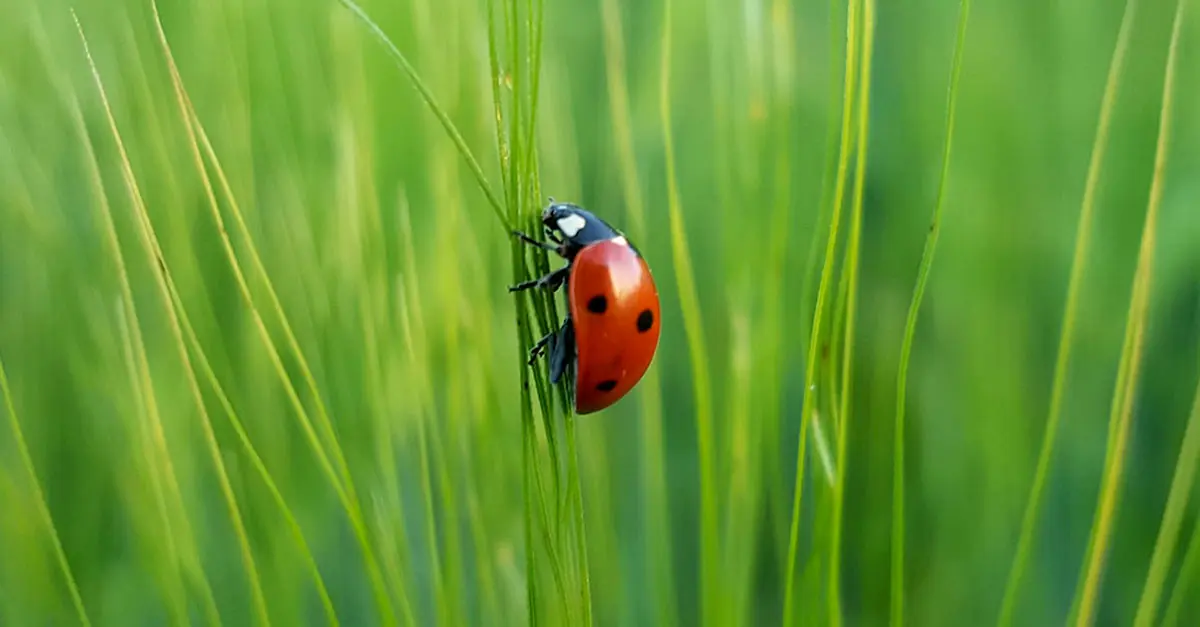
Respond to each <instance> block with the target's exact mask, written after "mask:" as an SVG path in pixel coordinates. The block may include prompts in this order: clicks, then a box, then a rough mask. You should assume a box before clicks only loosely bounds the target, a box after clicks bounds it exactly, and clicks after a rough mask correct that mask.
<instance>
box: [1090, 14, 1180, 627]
mask: <svg viewBox="0 0 1200 627" xmlns="http://www.w3.org/2000/svg"><path fill="white" fill-rule="evenodd" d="M1186 4H1187V3H1186V2H1185V0H1178V1H1177V2H1176V5H1175V17H1174V23H1173V25H1172V28H1171V40H1170V44H1169V47H1168V49H1167V60H1166V70H1165V72H1164V76H1163V87H1162V108H1161V112H1160V114H1159V122H1158V140H1157V143H1156V146H1155V152H1154V174H1153V178H1152V179H1151V182H1150V196H1149V199H1148V201H1147V204H1146V217H1145V222H1144V223H1143V225H1142V239H1141V244H1140V246H1139V248H1138V261H1137V269H1136V270H1135V273H1134V280H1133V290H1132V294H1131V295H1130V299H1129V311H1128V314H1127V318H1126V326H1125V343H1124V346H1123V347H1122V350H1121V359H1120V364H1119V366H1118V375H1117V383H1116V386H1115V390H1114V392H1113V399H1112V407H1111V414H1110V416H1109V421H1110V422H1109V425H1110V427H1109V434H1108V435H1109V437H1108V446H1107V447H1106V451H1105V459H1104V478H1103V481H1102V484H1101V488H1100V496H1099V499H1098V500H1097V503H1096V513H1095V518H1094V519H1093V521H1092V530H1091V533H1090V534H1089V539H1088V552H1087V560H1086V564H1085V566H1084V570H1083V572H1082V578H1081V580H1080V583H1079V586H1078V588H1077V589H1076V593H1075V600H1074V602H1073V603H1072V606H1073V608H1074V609H1075V612H1073V614H1074V616H1075V620H1074V622H1075V624H1076V625H1078V626H1080V627H1084V626H1086V625H1091V624H1092V623H1093V621H1094V620H1095V616H1096V605H1097V603H1098V597H1099V594H1100V586H1101V578H1102V573H1103V571H1104V564H1105V560H1106V558H1107V556H1108V544H1109V542H1110V541H1111V538H1112V533H1113V527H1114V526H1115V524H1116V521H1115V518H1116V506H1117V500H1118V498H1119V496H1120V488H1121V478H1122V475H1123V473H1124V468H1125V456H1126V453H1127V451H1128V442H1129V428H1130V421H1131V415H1132V413H1133V399H1134V397H1135V396H1136V392H1137V389H1138V381H1139V375H1140V374H1141V365H1142V347H1143V344H1144V341H1145V331H1146V317H1147V310H1148V308H1149V302H1150V287H1151V283H1152V279H1153V274H1154V254H1155V250H1156V244H1157V241H1158V239H1157V235H1158V233H1157V231H1158V212H1159V207H1160V206H1161V204H1162V195H1163V188H1164V186H1165V184H1166V175H1167V156H1168V153H1169V150H1168V146H1169V142H1170V139H1171V122H1172V117H1171V115H1172V112H1173V110H1172V104H1173V101H1174V95H1175V72H1176V64H1177V62H1178V56H1179V40H1180V33H1181V32H1182V27H1183V21H1184V20H1183V16H1184V8H1185V7H1186ZM1140 613H1141V612H1140V611H1139V614H1140ZM1143 619H1144V618H1142V617H1139V620H1143Z"/></svg>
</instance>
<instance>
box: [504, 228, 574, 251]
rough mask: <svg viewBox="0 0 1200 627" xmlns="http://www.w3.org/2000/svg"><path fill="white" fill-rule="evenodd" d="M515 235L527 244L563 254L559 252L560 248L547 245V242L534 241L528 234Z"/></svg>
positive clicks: (517, 233) (518, 232)
mask: <svg viewBox="0 0 1200 627" xmlns="http://www.w3.org/2000/svg"><path fill="white" fill-rule="evenodd" d="M513 235H516V236H517V237H518V238H520V239H521V241H523V242H525V243H526V244H531V245H533V246H537V247H538V248H543V249H545V250H548V251H550V252H552V253H557V254H562V253H561V252H560V251H559V249H558V246H553V245H551V244H547V243H546V242H539V241H537V240H536V239H533V238H532V237H530V236H529V235H528V234H526V233H524V232H522V231H513Z"/></svg>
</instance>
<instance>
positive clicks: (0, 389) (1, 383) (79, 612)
mask: <svg viewBox="0 0 1200 627" xmlns="http://www.w3.org/2000/svg"><path fill="white" fill-rule="evenodd" d="M0 393H2V394H3V396H4V409H5V413H7V414H8V426H9V428H10V429H12V434H13V438H14V439H15V440H16V443H17V453H18V454H19V455H20V456H21V465H22V466H24V467H25V472H26V474H28V475H29V485H30V487H31V488H32V489H33V496H34V502H35V503H36V504H37V513H38V516H40V517H41V519H42V524H44V525H46V533H47V535H49V536H50V542H51V544H52V545H53V546H54V559H55V561H57V562H58V568H59V570H60V571H62V576H63V580H64V581H65V582H66V584H67V592H68V593H70V595H71V605H72V606H73V607H74V608H75V615H76V617H78V618H79V622H80V624H82V625H84V626H85V627H91V624H92V621H91V620H90V619H89V618H88V613H87V609H86V608H85V607H84V604H83V595H81V594H80V593H79V585H78V584H77V583H76V582H75V575H73V574H72V573H71V564H70V563H69V562H68V561H67V553H66V551H64V550H63V545H62V540H61V539H60V538H59V536H58V529H57V527H55V525H54V517H53V516H52V515H51V514H50V508H49V506H47V505H46V495H45V494H44V493H43V492H42V485H41V482H39V481H38V476H37V468H36V467H35V466H34V464H33V456H32V455H30V454H29V445H28V444H27V443H26V442H25V432H24V431H23V430H22V429H21V419H20V418H18V417H17V407H16V404H15V403H13V397H12V389H10V387H9V384H8V374H7V372H6V371H5V369H4V359H3V358H0Z"/></svg>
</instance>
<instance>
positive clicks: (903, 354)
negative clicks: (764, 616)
mask: <svg viewBox="0 0 1200 627" xmlns="http://www.w3.org/2000/svg"><path fill="white" fill-rule="evenodd" d="M970 13H971V0H960V2H959V7H958V27H957V36H956V38H955V42H954V57H953V60H952V61H951V65H950V86H949V89H948V90H947V94H946V124H945V138H944V142H945V143H944V144H943V146H942V171H941V177H940V178H939V180H938V191H937V199H936V200H935V201H934V202H935V204H934V207H933V216H932V217H931V218H930V221H929V233H928V234H927V235H926V236H925V249H924V250H923V251H922V252H921V264H920V267H919V268H918V269H917V284H916V287H914V288H913V295H912V301H911V302H910V304H909V308H908V317H907V320H906V322H905V325H904V339H903V341H902V342H901V345H900V366H899V369H898V375H897V381H896V422H895V428H894V431H893V433H892V440H893V457H892V554H891V606H890V607H891V611H890V620H891V624H892V626H893V627H899V626H900V625H903V624H904V542H905V541H904V483H905V481H904V438H905V428H904V411H905V398H906V396H907V392H908V363H909V358H910V357H911V355H912V346H913V338H914V337H915V336H916V333H917V316H918V314H919V313H920V311H921V299H922V298H923V297H924V296H925V286H926V284H927V283H928V281H929V272H930V268H931V267H932V266H933V257H934V253H936V252H937V242H938V235H939V234H940V233H941V226H942V211H943V208H944V205H945V201H946V184H947V181H948V179H949V175H950V149H951V147H952V146H953V144H954V116H955V112H956V111H957V104H958V79H959V76H960V75H961V71H962V59H963V50H964V48H965V47H966V41H967V22H968V18H969V17H970Z"/></svg>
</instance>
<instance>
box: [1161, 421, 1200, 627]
mask: <svg viewBox="0 0 1200 627" xmlns="http://www.w3.org/2000/svg"><path fill="white" fill-rule="evenodd" d="M1190 420H1191V421H1193V422H1194V421H1195V420H1196V411H1195V410H1194V409H1193V411H1192V418H1191V419H1190ZM1198 575H1200V518H1197V519H1196V523H1195V525H1193V527H1192V539H1191V540H1189V541H1188V548H1187V550H1186V551H1185V552H1184V554H1183V558H1182V559H1181V560H1180V562H1179V573H1178V574H1177V575H1176V576H1175V585H1174V586H1173V587H1172V589H1171V596H1170V597H1168V599H1167V606H1166V609H1164V610H1163V620H1162V623H1161V625H1162V626H1163V627H1175V625H1179V624H1180V622H1179V617H1180V615H1181V614H1182V613H1183V609H1184V604H1185V603H1187V602H1188V601H1189V600H1190V601H1192V603H1193V605H1192V607H1193V608H1194V607H1195V605H1194V604H1195V602H1196V595H1195V594H1194V593H1193V594H1192V595H1191V596H1189V595H1188V593H1187V592H1188V589H1189V588H1190V587H1191V584H1192V582H1193V581H1195V580H1196V577H1197V576H1198Z"/></svg>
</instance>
